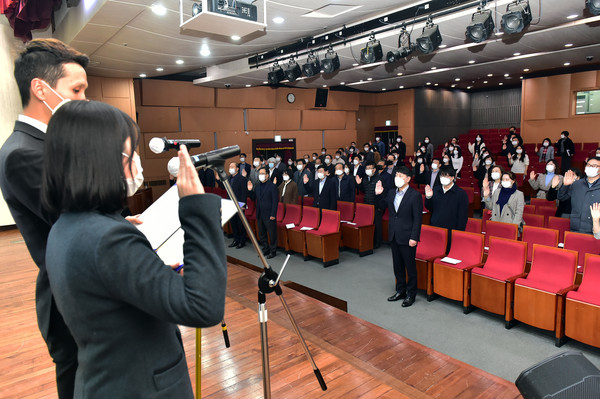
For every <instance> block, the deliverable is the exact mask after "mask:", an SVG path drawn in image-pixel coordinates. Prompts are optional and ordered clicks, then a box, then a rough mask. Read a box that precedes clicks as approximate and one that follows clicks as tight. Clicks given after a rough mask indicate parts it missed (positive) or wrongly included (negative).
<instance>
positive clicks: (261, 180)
mask: <svg viewBox="0 0 600 399" xmlns="http://www.w3.org/2000/svg"><path fill="white" fill-rule="evenodd" d="M258 180H260V182H261V183H264V182H265V181H266V180H267V175H258Z"/></svg>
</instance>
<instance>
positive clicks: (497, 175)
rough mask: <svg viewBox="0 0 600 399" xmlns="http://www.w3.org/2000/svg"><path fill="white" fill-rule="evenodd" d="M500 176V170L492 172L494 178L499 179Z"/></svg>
mask: <svg viewBox="0 0 600 399" xmlns="http://www.w3.org/2000/svg"><path fill="white" fill-rule="evenodd" d="M499 178H500V172H492V179H494V180H498V179H499Z"/></svg>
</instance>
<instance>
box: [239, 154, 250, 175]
mask: <svg viewBox="0 0 600 399" xmlns="http://www.w3.org/2000/svg"><path fill="white" fill-rule="evenodd" d="M246 158H247V156H246V154H244V153H243V152H242V153H241V154H240V163H239V164H238V168H239V169H240V173H241V174H242V176H244V177H248V176H250V171H251V170H252V167H251V166H250V164H249V163H247V162H246ZM244 172H245V174H244Z"/></svg>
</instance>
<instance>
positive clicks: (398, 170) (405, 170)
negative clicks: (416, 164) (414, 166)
mask: <svg viewBox="0 0 600 399" xmlns="http://www.w3.org/2000/svg"><path fill="white" fill-rule="evenodd" d="M397 173H402V174H403V175H406V176H408V177H412V176H413V172H412V170H410V169H409V168H407V167H406V166H404V165H400V166H396V167H395V168H394V171H393V173H392V175H393V176H396V174H397Z"/></svg>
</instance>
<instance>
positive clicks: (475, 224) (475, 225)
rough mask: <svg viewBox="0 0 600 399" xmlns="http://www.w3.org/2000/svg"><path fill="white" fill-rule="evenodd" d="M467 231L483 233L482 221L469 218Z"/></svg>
mask: <svg viewBox="0 0 600 399" xmlns="http://www.w3.org/2000/svg"><path fill="white" fill-rule="evenodd" d="M465 231H468V232H469V233H481V219H475V218H468V219H467V228H466V229H465Z"/></svg>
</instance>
